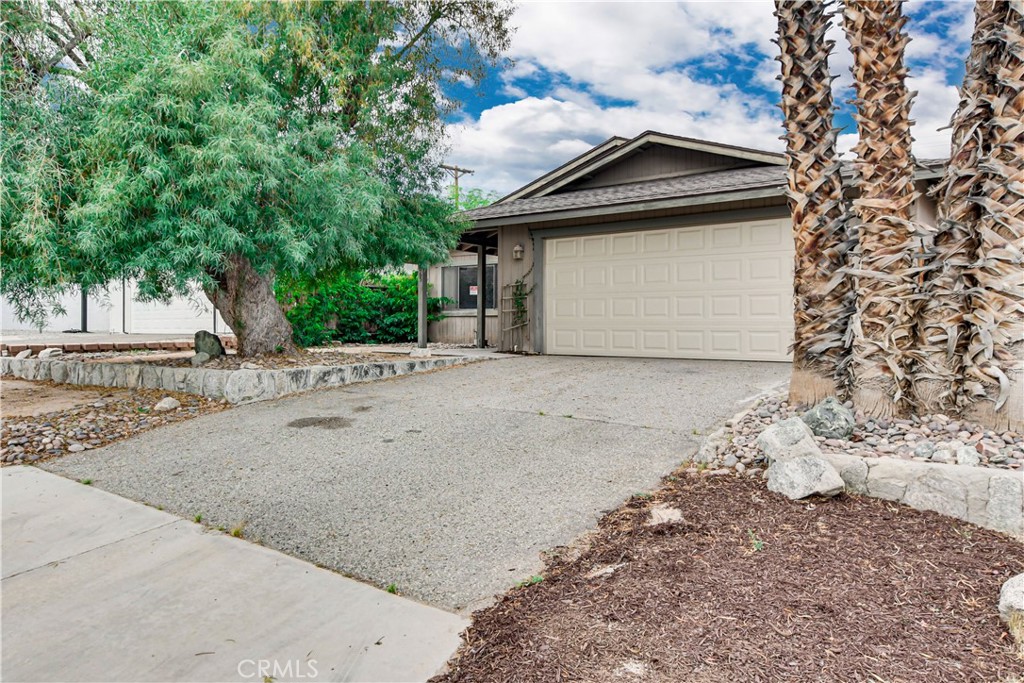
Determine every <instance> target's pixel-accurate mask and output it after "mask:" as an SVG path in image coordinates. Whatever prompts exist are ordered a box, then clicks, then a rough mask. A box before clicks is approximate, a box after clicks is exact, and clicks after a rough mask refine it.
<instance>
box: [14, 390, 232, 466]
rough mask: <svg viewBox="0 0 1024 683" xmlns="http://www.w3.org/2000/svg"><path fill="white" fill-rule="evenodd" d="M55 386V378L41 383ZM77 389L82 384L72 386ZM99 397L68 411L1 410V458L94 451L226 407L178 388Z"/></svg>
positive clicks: (24, 458) (118, 392) (22, 459)
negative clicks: (166, 402) (168, 400)
mask: <svg viewBox="0 0 1024 683" xmlns="http://www.w3.org/2000/svg"><path fill="white" fill-rule="evenodd" d="M38 384H41V385H46V386H48V387H52V388H59V387H61V386H68V385H59V384H54V383H53V382H40V383H38ZM73 389H75V390H78V389H81V387H77V386H76V387H73ZM97 394H98V395H97V396H96V398H94V399H92V400H90V401H88V402H84V403H82V404H81V405H78V406H75V407H74V408H69V409H66V410H57V411H52V412H47V413H43V414H41V415H35V416H19V415H8V414H6V411H5V414H4V415H3V428H2V430H0V462H2V463H3V464H4V465H10V464H20V463H23V462H36V461H39V460H43V459H46V458H51V457H55V456H59V455H63V454H65V453H70V452H78V451H82V450H90V449H93V448H99V447H100V446H105V445H107V444H108V443H112V442H114V441H120V440H121V439H126V438H128V437H131V436H135V435H136V434H139V433H141V432H144V431H148V430H150V429H153V428H155V427H160V426H162V425H166V424H171V423H174V422H180V421H181V420H188V419H191V418H193V417H198V416H199V415H202V414H206V413H212V412H219V411H221V410H224V409H225V408H228V407H229V406H228V404H227V403H224V402H223V401H215V400H213V399H209V398H205V397H203V396H195V395H193V394H185V393H180V392H175V391H165V390H151V389H107V390H103V389H98V390H97ZM168 396H170V397H172V398H175V399H177V400H178V401H179V402H180V403H181V406H180V407H179V408H176V409H174V410H170V411H167V412H157V411H155V410H154V409H153V407H154V406H155V405H156V403H157V402H158V401H160V400H161V399H163V398H165V397H168Z"/></svg>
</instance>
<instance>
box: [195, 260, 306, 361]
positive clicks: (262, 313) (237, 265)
mask: <svg viewBox="0 0 1024 683" xmlns="http://www.w3.org/2000/svg"><path fill="white" fill-rule="evenodd" d="M206 296H207V297H209V299H210V301H212V302H213V305H214V306H216V307H217V310H218V311H219V312H220V315H221V317H222V318H223V319H224V321H225V322H226V323H227V324H228V325H230V326H231V329H232V330H233V331H234V333H235V337H236V338H237V339H238V355H240V356H256V355H259V354H264V353H295V352H296V348H295V342H293V341H292V326H291V323H289V322H288V319H287V318H285V317H284V312H283V311H282V310H281V306H280V305H279V304H278V303H277V297H275V296H274V273H273V271H271V272H268V273H266V274H260V273H259V272H257V271H256V269H255V268H253V266H252V263H250V262H249V259H247V258H245V257H244V256H238V255H232V256H229V257H228V258H227V263H226V265H225V267H224V270H223V271H222V272H221V273H219V274H218V275H217V289H215V290H207V292H206Z"/></svg>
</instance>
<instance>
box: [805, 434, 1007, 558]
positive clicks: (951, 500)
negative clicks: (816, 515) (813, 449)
mask: <svg viewBox="0 0 1024 683" xmlns="http://www.w3.org/2000/svg"><path fill="white" fill-rule="evenodd" d="M822 457H823V458H824V459H825V460H827V461H828V462H829V463H830V464H831V465H832V466H833V467H834V468H835V469H836V471H837V472H839V476H840V477H842V478H843V482H844V483H845V484H846V490H847V491H849V492H850V493H859V494H862V495H868V496H871V497H872V498H881V499H882V500H892V501H896V502H898V503H903V504H904V505H909V506H910V507H912V508H914V509H917V510H931V511H933V512H938V513H939V514H942V515H946V516H947V517H953V518H955V519H961V520H963V521H965V522H970V523H971V524H977V525H978V526H980V527H984V528H986V529H993V530H995V531H1001V532H1003V533H1005V534H1009V535H1011V536H1016V537H1018V538H1024V474H1022V473H1021V472H1015V471H1013V470H1003V469H995V468H991V467H972V466H967V465H946V464H942V463H933V462H919V461H916V460H903V459H900V458H862V457H860V456H856V455H845V454H841V453H822Z"/></svg>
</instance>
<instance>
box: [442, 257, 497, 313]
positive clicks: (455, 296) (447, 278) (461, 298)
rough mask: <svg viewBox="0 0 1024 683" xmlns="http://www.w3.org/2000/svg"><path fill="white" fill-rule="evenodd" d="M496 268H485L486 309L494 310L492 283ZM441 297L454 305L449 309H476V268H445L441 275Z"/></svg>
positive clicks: (490, 266) (494, 266)
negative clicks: (446, 298) (449, 300)
mask: <svg viewBox="0 0 1024 683" xmlns="http://www.w3.org/2000/svg"><path fill="white" fill-rule="evenodd" d="M497 273H498V266H497V265H495V264H493V263H492V264H490V265H489V266H487V304H486V305H487V308H494V307H495V305H494V281H495V278H496V276H497ZM441 277H442V283H441V296H444V297H448V298H449V299H451V300H452V301H453V302H454V303H451V304H449V305H448V308H449V309H473V310H475V309H476V293H477V284H476V266H445V267H444V270H443V271H442V274H441Z"/></svg>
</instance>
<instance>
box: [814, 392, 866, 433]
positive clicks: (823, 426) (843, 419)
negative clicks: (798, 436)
mask: <svg viewBox="0 0 1024 683" xmlns="http://www.w3.org/2000/svg"><path fill="white" fill-rule="evenodd" d="M803 421H804V422H805V423H806V424H807V426H808V427H810V428H811V432H813V433H814V435H815V436H823V437H825V438H826V439H848V438H850V435H851V434H853V428H854V426H855V425H856V424H857V421H856V420H855V419H854V416H853V411H851V410H850V409H849V408H847V407H846V406H844V405H843V404H842V403H840V402H839V401H837V400H836V399H834V398H832V397H829V398H826V399H825V400H824V401H822V402H821V403H819V404H818V405H816V406H814V407H813V408H811V409H810V410H808V411H807V412H806V413H804V415H803Z"/></svg>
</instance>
